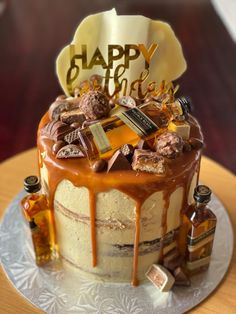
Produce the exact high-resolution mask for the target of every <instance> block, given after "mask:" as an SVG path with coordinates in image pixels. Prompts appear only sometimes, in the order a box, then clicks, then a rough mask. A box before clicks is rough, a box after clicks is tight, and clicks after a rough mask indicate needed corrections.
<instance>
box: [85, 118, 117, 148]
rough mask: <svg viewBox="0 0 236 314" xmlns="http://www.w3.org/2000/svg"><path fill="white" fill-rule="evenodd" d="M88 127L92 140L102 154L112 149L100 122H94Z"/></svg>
mask: <svg viewBox="0 0 236 314" xmlns="http://www.w3.org/2000/svg"><path fill="white" fill-rule="evenodd" d="M89 129H90V131H91V133H92V135H93V139H94V142H95V144H96V146H97V148H98V150H99V151H100V152H101V153H102V154H103V153H106V152H108V151H109V150H111V149H112V147H111V144H110V142H109V139H108V137H107V136H106V133H105V131H104V130H103V127H102V126H101V123H100V122H98V123H95V124H92V125H90V126H89Z"/></svg>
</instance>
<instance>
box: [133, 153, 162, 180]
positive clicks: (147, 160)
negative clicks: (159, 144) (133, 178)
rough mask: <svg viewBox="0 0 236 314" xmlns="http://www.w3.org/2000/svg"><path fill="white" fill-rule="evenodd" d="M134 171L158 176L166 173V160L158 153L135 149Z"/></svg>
mask: <svg viewBox="0 0 236 314" xmlns="http://www.w3.org/2000/svg"><path fill="white" fill-rule="evenodd" d="M132 168H133V170H138V171H146V172H152V173H157V174H164V173H165V170H166V169H165V161H164V158H163V157H162V156H160V155H158V154H157V153H156V152H152V151H148V150H143V149H135V151H134V156H133V162H132Z"/></svg>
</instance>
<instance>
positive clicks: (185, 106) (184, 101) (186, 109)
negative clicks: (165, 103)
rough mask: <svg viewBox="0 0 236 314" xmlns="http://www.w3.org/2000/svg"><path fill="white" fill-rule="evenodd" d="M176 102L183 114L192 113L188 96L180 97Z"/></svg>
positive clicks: (191, 104)
mask: <svg viewBox="0 0 236 314" xmlns="http://www.w3.org/2000/svg"><path fill="white" fill-rule="evenodd" d="M176 100H177V101H178V102H179V103H180V105H181V107H182V110H183V113H184V114H185V113H191V112H192V111H193V103H192V100H191V98H190V97H189V96H181V97H179V98H177V99H176Z"/></svg>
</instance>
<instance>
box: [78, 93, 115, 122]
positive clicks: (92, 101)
mask: <svg viewBox="0 0 236 314" xmlns="http://www.w3.org/2000/svg"><path fill="white" fill-rule="evenodd" d="M79 108H80V110H81V111H82V112H83V113H84V114H85V116H86V118H87V119H90V120H96V119H100V118H103V117H107V116H108V114H109V111H110V105H109V99H108V98H107V97H106V96H105V95H104V94H102V93H101V92H99V91H89V92H88V93H86V94H84V95H83V96H82V97H81V100H80V104H79Z"/></svg>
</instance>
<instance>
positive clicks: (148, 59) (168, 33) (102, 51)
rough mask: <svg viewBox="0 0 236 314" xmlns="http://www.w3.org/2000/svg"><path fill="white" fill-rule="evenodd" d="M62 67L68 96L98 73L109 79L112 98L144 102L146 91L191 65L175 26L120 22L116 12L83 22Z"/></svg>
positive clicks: (63, 56)
mask: <svg viewBox="0 0 236 314" xmlns="http://www.w3.org/2000/svg"><path fill="white" fill-rule="evenodd" d="M56 67H57V75H58V78H59V81H60V84H61V86H62V88H63V90H64V92H65V93H66V94H67V95H72V94H73V90H74V88H75V87H77V86H78V85H79V84H80V83H81V82H82V81H85V80H87V79H88V78H89V77H90V76H91V75H93V74H95V73H96V74H99V75H101V76H102V77H103V78H104V91H105V92H106V94H107V95H109V96H110V97H113V96H115V95H116V94H117V93H119V92H120V93H122V95H133V96H134V95H135V94H136V95H137V96H138V97H139V98H143V97H144V96H145V94H144V92H143V90H145V89H146V90H154V89H155V88H156V86H159V84H160V83H161V82H162V81H163V80H165V81H166V82H170V81H172V80H174V79H176V78H178V77H179V76H180V75H181V74H182V73H183V72H184V71H185V69H186V62H185V59H184V56H183V53H182V48H181V45H180V43H179V41H178V39H177V38H176V36H175V34H174V32H173V30H172V29H171V27H170V26H169V24H167V23H164V22H160V21H153V20H151V19H148V18H146V17H143V16H125V15H123V16H122V15H121V16H119V15H117V14H116V11H115V9H112V10H110V11H106V12H102V13H98V14H95V15H90V16H88V17H87V18H85V19H84V20H83V21H82V22H81V24H80V25H79V26H78V28H77V30H76V33H75V36H74V39H73V41H72V43H71V44H69V45H68V46H66V47H65V48H64V49H63V50H62V51H61V53H60V54H59V56H58V58H57V62H56ZM147 78H148V81H149V82H147ZM147 88H148V89H147Z"/></svg>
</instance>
